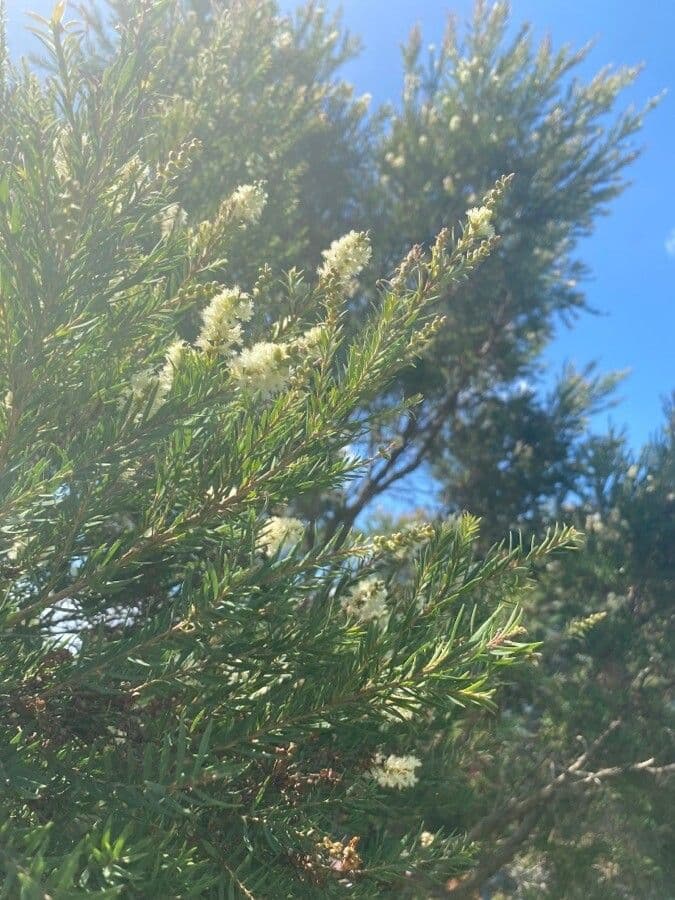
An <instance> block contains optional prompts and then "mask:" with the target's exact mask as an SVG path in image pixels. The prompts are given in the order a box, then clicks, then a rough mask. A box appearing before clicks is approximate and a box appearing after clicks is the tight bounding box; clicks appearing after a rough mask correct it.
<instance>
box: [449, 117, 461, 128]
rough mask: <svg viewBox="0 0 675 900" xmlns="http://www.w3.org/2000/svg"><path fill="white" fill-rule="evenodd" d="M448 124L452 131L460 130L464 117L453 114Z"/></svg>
mask: <svg viewBox="0 0 675 900" xmlns="http://www.w3.org/2000/svg"><path fill="white" fill-rule="evenodd" d="M448 124H449V127H450V131H459V126H460V125H461V124H462V117H461V116H458V115H454V116H451V117H450V122H449V123H448Z"/></svg>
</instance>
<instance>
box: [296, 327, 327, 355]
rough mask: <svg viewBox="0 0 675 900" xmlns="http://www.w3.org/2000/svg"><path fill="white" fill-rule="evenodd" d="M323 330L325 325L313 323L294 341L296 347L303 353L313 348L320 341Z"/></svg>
mask: <svg viewBox="0 0 675 900" xmlns="http://www.w3.org/2000/svg"><path fill="white" fill-rule="evenodd" d="M324 331H325V327H324V326H323V325H314V326H313V327H312V328H308V329H307V331H306V332H305V333H304V334H301V335H300V337H299V338H297V340H296V341H295V346H296V348H297V349H298V350H300V351H302V352H304V353H306V352H308V351H310V350H315V349H316V348H317V347H318V345H319V342H320V341H321V338H322V336H323V334H324Z"/></svg>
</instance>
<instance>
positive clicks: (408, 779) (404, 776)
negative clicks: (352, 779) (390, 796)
mask: <svg viewBox="0 0 675 900" xmlns="http://www.w3.org/2000/svg"><path fill="white" fill-rule="evenodd" d="M374 763H375V765H374V766H373V768H372V769H371V770H370V775H371V777H372V778H374V779H375V781H377V783H378V784H379V785H380V786H381V787H388V788H397V789H398V790H399V791H401V790H403V788H408V787H413V786H414V785H416V784H417V782H418V778H417V775H415V769H417V768H419V766H421V765H422V761H421V760H420V759H418V758H417V757H416V756H395V755H394V754H393V753H391V754H390V755H389V756H387V757H385V756H384V754H382V753H377V754H375V758H374Z"/></svg>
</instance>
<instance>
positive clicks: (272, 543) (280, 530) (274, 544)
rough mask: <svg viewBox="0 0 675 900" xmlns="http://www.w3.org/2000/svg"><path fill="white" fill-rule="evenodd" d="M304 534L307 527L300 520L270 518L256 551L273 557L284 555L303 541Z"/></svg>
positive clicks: (291, 517)
mask: <svg viewBox="0 0 675 900" xmlns="http://www.w3.org/2000/svg"><path fill="white" fill-rule="evenodd" d="M304 533H305V526H304V524H303V523H302V522H301V521H300V519H294V518H293V516H270V518H269V519H268V520H267V521H266V522H265V524H264V526H263V528H262V530H261V532H260V534H259V535H258V540H257V542H256V549H257V550H259V551H260V552H261V553H269V554H270V555H271V556H274V555H275V554H276V553H284V552H287V551H288V550H290V549H291V547H294V546H295V545H296V544H297V543H298V541H300V540H302V536H303V535H304Z"/></svg>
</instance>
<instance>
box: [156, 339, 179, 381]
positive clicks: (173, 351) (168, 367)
mask: <svg viewBox="0 0 675 900" xmlns="http://www.w3.org/2000/svg"><path fill="white" fill-rule="evenodd" d="M185 346H186V345H185V341H180V340H178V341H174V342H173V343H172V344H169V347H168V349H167V351H166V358H165V363H164V365H163V366H162V368H161V369H160V372H159V386H160V390H163V391H164V393H165V394H168V392H169V391H170V390H171V386H172V384H173V379H174V375H175V374H176V370H177V369H178V367H179V366H180V361H181V359H182V358H183V353H184V352H185Z"/></svg>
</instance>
